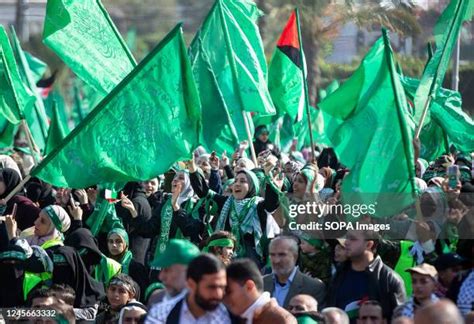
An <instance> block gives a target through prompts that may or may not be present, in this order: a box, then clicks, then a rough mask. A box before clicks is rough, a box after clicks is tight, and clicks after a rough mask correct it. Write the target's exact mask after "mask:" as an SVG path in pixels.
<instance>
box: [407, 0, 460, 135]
mask: <svg viewBox="0 0 474 324" xmlns="http://www.w3.org/2000/svg"><path fill="white" fill-rule="evenodd" d="M462 4H463V3H462V0H461V1H460V2H459V3H458V4H457V6H456V10H455V14H454V16H455V17H458V15H459V11H460V10H461V6H462ZM461 21H462V20H461ZM453 28H454V22H451V26H450V27H449V30H448V34H447V36H446V39H445V43H444V44H443V49H442V50H441V59H442V58H443V57H444V56H445V55H446V54H447V47H446V42H447V41H448V40H449V38H450V37H451V34H452V33H453ZM458 36H459V35H458ZM458 40H459V38H458ZM437 52H438V49H436V53H437ZM436 53H434V54H433V56H434V55H435V54H436ZM451 54H452V53H449V55H451ZM428 64H429V61H428V63H427V64H426V66H425V70H426V68H427V66H428ZM439 68H440V64H439V62H438V65H437V66H436V73H435V74H434V75H435V77H434V78H433V80H432V81H431V86H430V91H429V95H428V98H426V101H425V104H424V107H423V113H422V115H421V118H420V121H419V122H418V126H417V129H416V133H415V139H418V138H419V137H420V133H421V129H422V128H423V123H424V122H425V119H426V115H427V113H428V109H429V107H430V104H431V101H432V100H433V97H434V96H435V95H434V94H433V93H434V92H435V91H434V90H435V87H437V85H436V79H437V78H438V73H439ZM423 74H424V73H423ZM420 83H421V81H420ZM415 109H416V106H415Z"/></svg>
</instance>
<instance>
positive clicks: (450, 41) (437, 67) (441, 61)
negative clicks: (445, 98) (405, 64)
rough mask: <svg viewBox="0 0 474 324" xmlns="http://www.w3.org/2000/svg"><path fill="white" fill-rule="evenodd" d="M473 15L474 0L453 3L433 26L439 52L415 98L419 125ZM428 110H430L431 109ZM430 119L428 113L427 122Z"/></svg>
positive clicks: (427, 68)
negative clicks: (425, 107) (429, 100)
mask: <svg viewBox="0 0 474 324" xmlns="http://www.w3.org/2000/svg"><path fill="white" fill-rule="evenodd" d="M473 13H474V1H472V0H451V2H450V3H449V5H448V6H447V7H446V9H445V10H444V11H443V13H442V14H441V16H440V17H439V19H438V21H437V22H436V25H435V27H434V36H435V42H436V51H435V52H434V54H433V57H432V58H431V59H430V61H429V62H428V64H427V66H426V67H425V70H424V72H423V76H422V77H421V81H420V85H419V87H418V89H417V90H416V96H415V121H416V122H417V123H419V121H420V118H421V115H422V113H423V108H424V105H425V102H426V101H427V100H428V97H429V96H430V95H432V96H433V98H436V96H437V93H438V89H439V88H441V85H442V83H443V80H444V75H445V73H446V70H447V69H448V66H449V63H450V61H451V54H452V52H453V49H454V47H455V46H456V42H457V40H458V35H459V32H460V30H461V27H462V24H463V23H464V22H465V21H469V20H470V19H471V17H472V15H473ZM428 111H429V110H428ZM429 120H430V117H429V114H428V115H427V116H426V119H425V123H428V122H429Z"/></svg>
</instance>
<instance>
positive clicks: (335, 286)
mask: <svg viewBox="0 0 474 324" xmlns="http://www.w3.org/2000/svg"><path fill="white" fill-rule="evenodd" d="M350 267H351V262H350V261H346V262H344V263H343V264H341V266H340V267H339V268H338V269H337V272H336V275H335V277H334V278H333V280H332V282H331V285H330V289H329V295H328V299H327V306H336V295H337V294H336V292H337V291H340V290H341V289H344V287H341V284H342V281H343V278H344V277H345V275H346V274H347V272H348V271H349V270H350ZM365 271H366V272H367V273H368V274H369V287H368V295H369V299H374V300H377V301H379V302H380V305H381V306H382V312H383V316H384V317H385V318H386V319H387V321H390V319H391V318H392V314H393V310H394V309H395V308H396V307H397V306H399V305H402V304H403V303H404V302H405V299H406V293H405V286H404V284H403V280H402V278H400V276H399V275H398V274H397V273H396V272H395V271H393V270H392V269H390V268H389V267H388V266H387V265H385V264H384V263H383V261H382V259H381V258H380V256H376V257H375V259H374V260H373V261H372V262H371V263H370V264H369V266H368V267H367V269H366V270H365Z"/></svg>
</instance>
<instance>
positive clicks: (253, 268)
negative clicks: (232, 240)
mask: <svg viewBox="0 0 474 324" xmlns="http://www.w3.org/2000/svg"><path fill="white" fill-rule="evenodd" d="M227 278H229V279H232V280H234V281H236V282H238V283H239V284H240V285H241V286H243V285H244V284H245V282H246V281H247V280H251V281H253V282H254V283H255V286H256V287H257V290H258V291H259V292H263V278H262V275H261V274H260V271H259V270H258V267H257V265H256V264H255V262H253V261H252V260H250V259H247V258H244V259H238V260H235V261H233V262H232V263H231V264H230V265H229V266H228V267H227Z"/></svg>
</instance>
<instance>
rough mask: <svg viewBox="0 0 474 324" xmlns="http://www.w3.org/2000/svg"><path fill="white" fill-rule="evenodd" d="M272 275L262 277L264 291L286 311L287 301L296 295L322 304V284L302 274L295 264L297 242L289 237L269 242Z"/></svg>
mask: <svg viewBox="0 0 474 324" xmlns="http://www.w3.org/2000/svg"><path fill="white" fill-rule="evenodd" d="M269 250H270V262H271V265H272V274H269V275H266V276H264V277H263V285H264V290H265V291H268V292H270V293H271V295H272V297H275V298H276V300H277V302H278V305H280V306H282V307H284V308H286V309H288V303H289V301H290V300H291V299H292V298H293V297H294V296H296V295H299V294H307V295H310V296H312V297H314V298H315V299H316V300H317V301H318V303H319V304H322V303H323V301H324V298H325V296H326V288H325V286H324V283H323V282H322V281H321V280H319V279H318V278H311V277H309V276H307V275H305V274H303V273H302V272H301V271H300V270H299V269H298V267H297V266H296V262H297V260H298V242H297V241H296V239H294V238H293V237H290V236H278V237H276V238H274V239H273V240H272V241H271V242H270V246H269Z"/></svg>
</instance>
